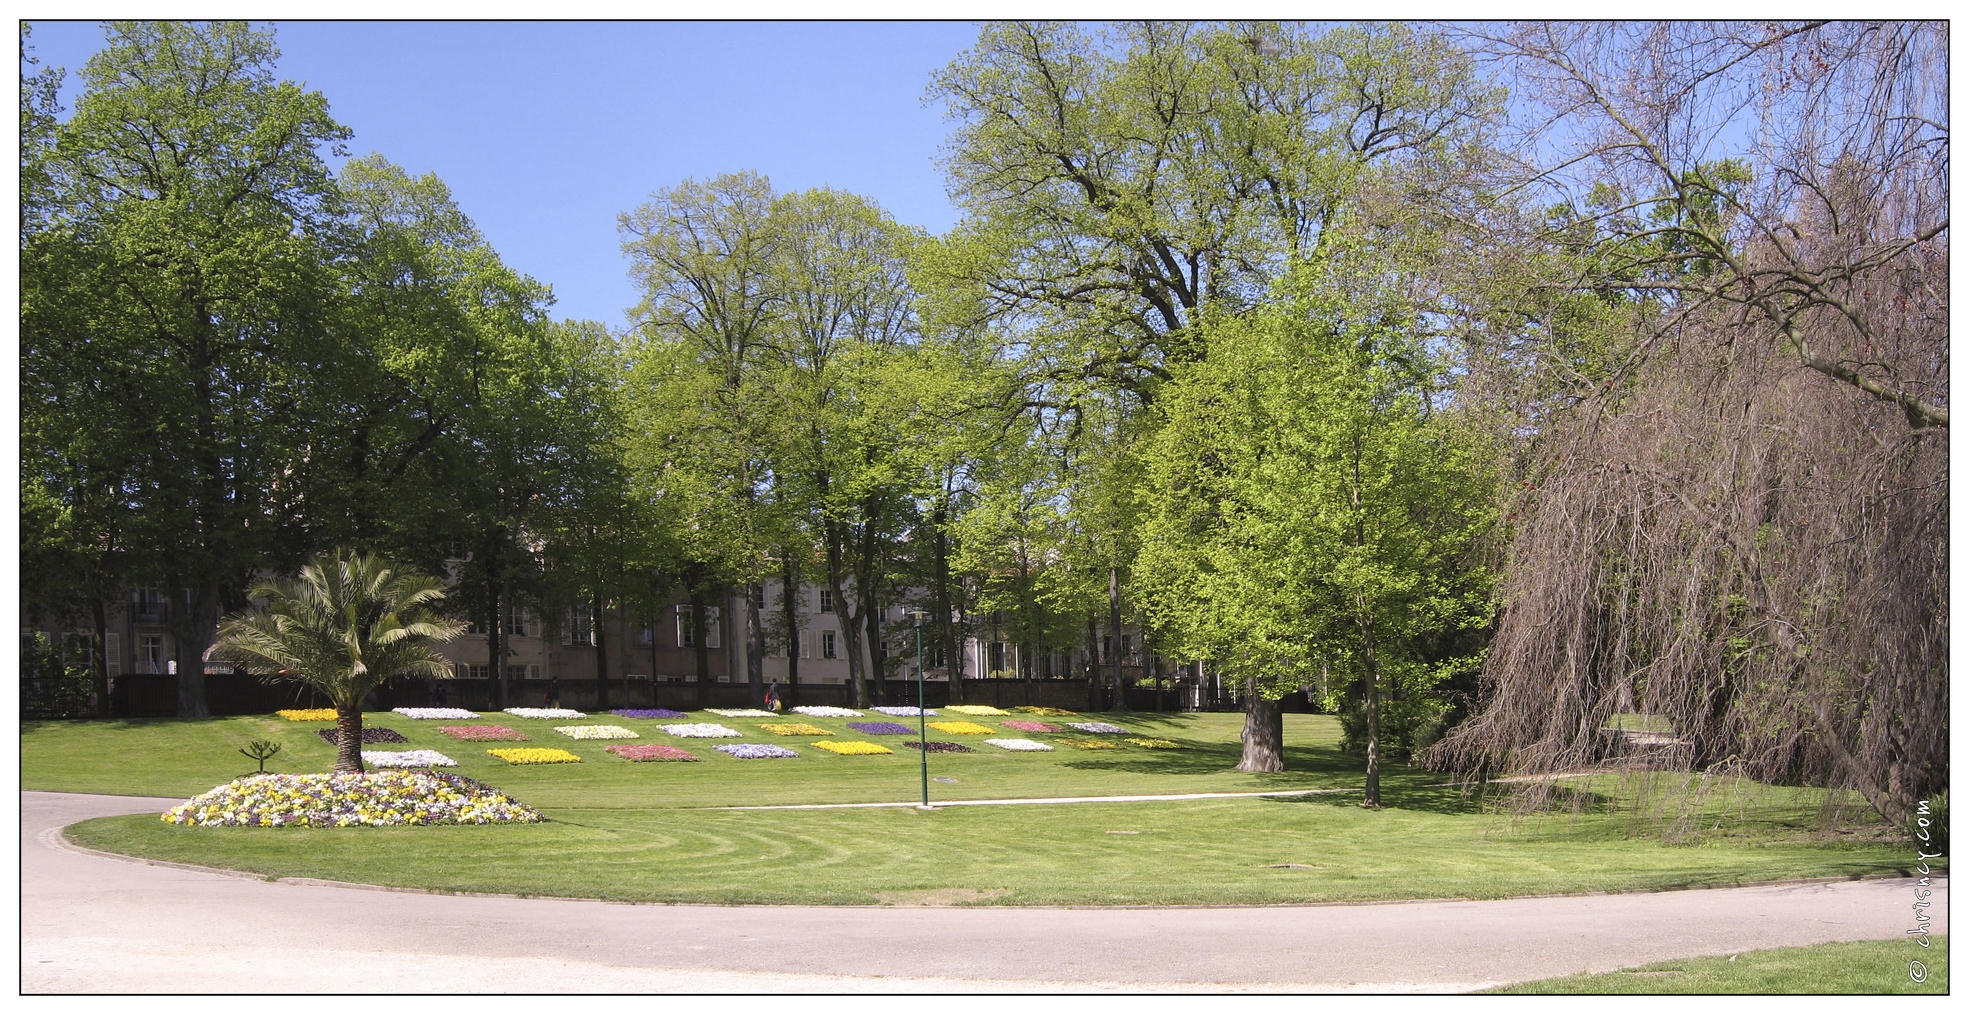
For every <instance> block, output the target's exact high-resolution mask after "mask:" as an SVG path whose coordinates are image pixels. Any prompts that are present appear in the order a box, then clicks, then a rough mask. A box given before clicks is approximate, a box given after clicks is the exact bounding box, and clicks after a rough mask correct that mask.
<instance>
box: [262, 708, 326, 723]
mask: <svg viewBox="0 0 1969 1015" xmlns="http://www.w3.org/2000/svg"><path fill="white" fill-rule="evenodd" d="M274 714H275V715H277V716H279V717H281V718H282V719H285V720H287V721H288V722H334V721H335V710H334V709H332V708H283V709H281V710H280V711H278V712H275V713H274Z"/></svg>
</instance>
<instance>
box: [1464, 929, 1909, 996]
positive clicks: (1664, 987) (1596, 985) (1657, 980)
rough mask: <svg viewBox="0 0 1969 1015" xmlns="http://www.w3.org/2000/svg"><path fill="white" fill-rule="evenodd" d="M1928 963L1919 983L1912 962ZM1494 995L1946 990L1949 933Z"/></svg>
mask: <svg viewBox="0 0 1969 1015" xmlns="http://www.w3.org/2000/svg"><path fill="white" fill-rule="evenodd" d="M1911 962H1921V963H1924V964H1925V965H1926V966H1927V970H1926V975H1927V979H1926V980H1925V981H1923V982H1919V983H1917V982H1915V980H1914V978H1913V977H1912V976H1910V975H1909V970H1910V963H1911ZM1485 993H1489V994H1946V993H1948V938H1947V937H1937V938H1934V939H1933V944H1932V946H1931V947H1928V948H1922V947H1921V946H1919V945H1917V944H1915V943H1914V941H1913V939H1911V938H1907V939H1902V940H1899V941H1854V942H1849V943H1844V944H1827V945H1810V946H1808V947H1804V948H1773V949H1771V950H1769V951H1762V952H1744V953H1742V954H1740V955H1737V956H1736V957H1735V959H1734V961H1732V959H1731V957H1730V956H1727V955H1724V956H1713V957H1709V958H1700V959H1676V960H1674V961H1671V962H1657V963H1655V964H1653V965H1649V966H1637V967H1635V968H1633V969H1623V970H1620V971H1619V972H1615V973H1582V974H1580V975H1578V976H1564V977H1560V978H1558V979H1555V980H1535V981H1533V982H1531V983H1518V984H1513V985H1511V986H1509V987H1500V988H1498V989H1496V990H1491V991H1485Z"/></svg>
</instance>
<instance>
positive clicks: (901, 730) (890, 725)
mask: <svg viewBox="0 0 1969 1015" xmlns="http://www.w3.org/2000/svg"><path fill="white" fill-rule="evenodd" d="M848 728H849V729H851V730H854V731H855V732H857V733H872V734H874V735H876V736H891V737H897V736H901V737H906V736H908V735H910V734H911V733H914V732H916V731H915V730H913V729H910V728H909V727H907V726H904V725H903V724H901V723H896V722H851V723H849V724H848Z"/></svg>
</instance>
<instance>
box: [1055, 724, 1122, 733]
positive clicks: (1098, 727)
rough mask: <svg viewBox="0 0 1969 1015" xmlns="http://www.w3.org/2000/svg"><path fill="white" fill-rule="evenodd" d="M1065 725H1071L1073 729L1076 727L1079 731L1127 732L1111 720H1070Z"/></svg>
mask: <svg viewBox="0 0 1969 1015" xmlns="http://www.w3.org/2000/svg"><path fill="white" fill-rule="evenodd" d="M1067 725H1068V726H1071V727H1073V728H1074V729H1077V730H1079V731H1080V732H1082V733H1126V732H1128V731H1127V730H1125V729H1122V728H1121V727H1119V726H1116V725H1115V724H1113V723H1111V722H1070V723H1067Z"/></svg>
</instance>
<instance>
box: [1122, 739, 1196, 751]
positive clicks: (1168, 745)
mask: <svg viewBox="0 0 1969 1015" xmlns="http://www.w3.org/2000/svg"><path fill="white" fill-rule="evenodd" d="M1128 742H1129V743H1131V744H1134V745H1135V746H1137V747H1153V748H1155V749H1156V750H1159V751H1179V750H1182V749H1183V745H1182V744H1179V743H1177V742H1176V741H1174V740H1159V739H1157V738H1155V737H1129V738H1128Z"/></svg>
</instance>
